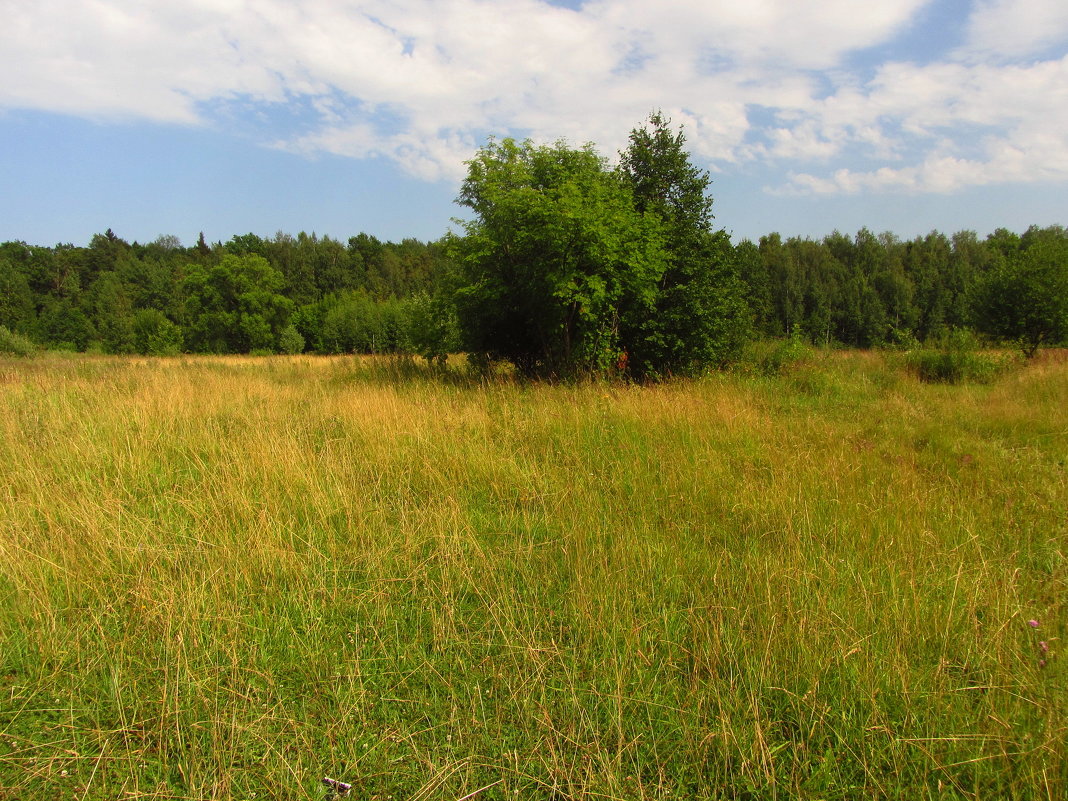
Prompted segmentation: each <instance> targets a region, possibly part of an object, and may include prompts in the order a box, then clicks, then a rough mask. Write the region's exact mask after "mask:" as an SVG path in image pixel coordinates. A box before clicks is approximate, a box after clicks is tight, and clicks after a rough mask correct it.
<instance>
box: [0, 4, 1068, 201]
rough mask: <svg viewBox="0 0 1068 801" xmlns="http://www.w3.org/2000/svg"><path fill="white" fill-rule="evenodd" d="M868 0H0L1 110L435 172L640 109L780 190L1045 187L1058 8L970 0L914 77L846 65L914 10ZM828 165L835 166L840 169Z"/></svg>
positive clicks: (1060, 32)
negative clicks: (258, 141) (773, 171)
mask: <svg viewBox="0 0 1068 801" xmlns="http://www.w3.org/2000/svg"><path fill="white" fill-rule="evenodd" d="M943 1H944V0H881V2H879V3H875V4H869V5H868V6H866V7H865V9H864V13H857V7H856V3H855V0H749V2H746V3H738V2H736V1H735V0H659V2H657V3H649V2H648V0H589V2H586V3H585V4H583V5H582V6H581V7H579V8H578V9H572V8H565V7H561V6H557V5H552V4H550V3H548V2H543V1H542V0H299V2H294V0H172V2H169V3H144V2H143V0H32V2H31V1H29V0H8V6H9V8H10V11H11V13H10V14H9V15H8V19H7V22H6V24H5V26H4V27H3V28H2V29H0V67H2V68H3V69H4V73H5V75H7V76H8V80H6V81H5V82H3V84H2V85H0V107H8V108H33V109H41V110H48V111H55V112H61V113H67V114H75V115H79V116H86V117H93V118H97V119H103V120H108V119H147V120H152V121H156V122H159V123H163V124H184V125H219V126H221V125H235V124H240V119H241V115H240V113H237V112H236V111H235V112H234V113H230V114H226V113H225V111H226V109H227V108H228V107H231V108H232V109H238V110H240V109H244V108H248V107H252V108H257V107H259V108H261V109H265V110H272V109H283V110H285V109H301V110H302V112H301V113H297V112H296V111H293V112H292V117H293V125H291V126H289V127H290V128H293V127H295V128H296V131H295V132H294V131H292V130H289V131H287V132H286V133H285V134H275V135H273V136H272V135H267V136H265V137H264V138H263V139H264V144H265V145H267V146H273V147H282V148H286V149H289V150H293V151H297V152H301V153H307V154H315V153H321V152H328V153H333V154H338V155H342V156H347V157H353V158H384V159H390V160H393V161H395V162H397V163H398V164H400V165H401V166H402V167H403V168H404V169H405V170H407V171H408V172H410V173H411V174H413V175H416V176H418V177H421V178H424V179H427V180H441V179H447V180H456V179H457V178H458V177H459V176H460V175H461V174H462V171H463V161H464V159H466V158H469V157H470V156H471V154H472V153H473V151H474V149H475V148H476V147H477V145H478V143H479V142H481V141H483V140H484V138H485V136H487V135H489V134H496V135H510V134H511V135H518V136H527V135H529V136H532V137H534V138H536V139H544V140H553V139H556V138H560V137H565V138H568V139H570V140H571V141H574V142H585V141H595V142H597V143H598V145H599V146H600V147H601V148H602V150H603V151H605V152H609V153H611V152H614V151H615V150H616V149H618V148H620V147H622V146H623V145H624V144H625V139H626V132H627V131H628V130H629V129H630V128H631V127H632V126H633V125H635V124H636V123H637V122H638V121H640V120H641V119H642V118H643V117H644V116H645V115H646V114H647V113H648V112H649V111H650V110H652V109H654V108H662V109H663V110H664V111H665V112H666V113H668V114H669V115H670V116H672V117H673V118H674V120H675V122H677V123H683V124H685V126H686V133H687V137H688V140H689V144H690V146H691V148H692V149H693V151H694V152H695V153H696V154H697V156H698V157H699V158H700V159H701V160H702V162H703V163H704V164H705V165H706V166H708V167H709V168H711V169H721V168H727V167H728V166H729V165H737V164H745V163H750V162H761V163H770V164H773V165H779V166H780V168H782V169H784V171H786V172H789V174H790V176H791V177H789V178H788V179H787V180H786V184H785V187H786V189H787V190H788V191H793V192H809V193H821V194H825V193H830V192H834V193H850V192H877V191H911V192H926V191H955V190H956V189H958V188H961V187H964V186H968V185H974V184H977V183H987V182H990V181H994V180H999V181H1010V180H1051V179H1052V180H1063V179H1064V178H1066V177H1068V168H1066V167H1065V161H1066V154H1068V141H1066V134H1065V133H1063V132H1064V131H1068V125H1066V124H1065V123H1068V119H1066V118H1065V115H1066V113H1068V112H1066V111H1065V109H1068V96H1066V92H1068V90H1066V89H1065V87H1066V86H1068V80H1066V78H1068V75H1066V71H1068V61H1066V60H1065V59H1064V58H1063V57H1062V56H1063V54H1059V55H1058V54H1056V53H1055V54H1053V55H1050V52H1049V49H1050V48H1051V47H1055V46H1056V45H1057V43H1058V42H1060V43H1063V42H1064V41H1065V38H1066V35H1068V10H1066V9H1068V7H1066V6H1064V4H1063V2H1062V1H1061V0H985V1H984V2H979V3H978V4H977V5H976V7H975V9H974V12H973V13H972V15H971V17H970V18H969V20H968V22H967V25H966V41H965V42H964V43H963V44H962V45H961V46H960V47H958V48H957V49H956V50H955V51H954V52H951V53H950V52H947V53H945V54H943V57H942V58H938V59H934V60H931V61H930V62H929V63H925V64H917V63H913V62H910V61H905V60H901V61H897V62H890V63H883V64H873V63H870V61H865V58H866V57H869V54H870V52H872V51H871V50H870V49H871V48H878V47H880V46H883V47H888V46H889V43H892V42H893V41H894V39H895V37H900V36H902V35H907V33H908V31H909V30H910V26H912V25H915V24H916V21H917V19H918V15H919V14H920V13H921V11H922V10H923V9H924V8H925V6H927V5H929V4H930V3H937V2H943ZM847 158H848V159H849V160H850V161H849V162H848V164H849V166H844V164H845V163H846V162H844V161H843V160H844V159H847Z"/></svg>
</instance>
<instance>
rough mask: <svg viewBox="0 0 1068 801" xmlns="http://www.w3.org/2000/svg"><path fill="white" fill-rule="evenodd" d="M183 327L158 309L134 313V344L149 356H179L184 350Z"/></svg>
mask: <svg viewBox="0 0 1068 801" xmlns="http://www.w3.org/2000/svg"><path fill="white" fill-rule="evenodd" d="M182 344H183V336H182V329H181V328H180V327H179V326H178V325H176V324H175V323H173V322H171V320H170V319H169V318H168V317H167V315H165V314H164V313H163V312H161V311H159V310H157V309H141V310H139V311H138V312H136V313H135V314H134V320H133V346H134V350H136V351H137V352H138V353H142V354H145V355H147V356H177V355H178V354H179V353H181V352H182Z"/></svg>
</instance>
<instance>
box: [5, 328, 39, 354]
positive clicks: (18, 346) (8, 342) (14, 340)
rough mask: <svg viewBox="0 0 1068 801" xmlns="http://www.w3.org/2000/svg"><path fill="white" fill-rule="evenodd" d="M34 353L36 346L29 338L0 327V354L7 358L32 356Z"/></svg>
mask: <svg viewBox="0 0 1068 801" xmlns="http://www.w3.org/2000/svg"><path fill="white" fill-rule="evenodd" d="M36 351H37V346H36V345H35V344H34V343H33V341H32V340H31V339H30V338H29V337H27V336H24V335H22V334H20V333H18V332H16V331H11V330H10V329H8V328H7V326H3V325H0V353H5V354H7V355H9V356H32V355H33V354H34V353H35V352H36Z"/></svg>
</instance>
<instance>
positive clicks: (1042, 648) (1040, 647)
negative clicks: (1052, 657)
mask: <svg viewBox="0 0 1068 801" xmlns="http://www.w3.org/2000/svg"><path fill="white" fill-rule="evenodd" d="M1038 650H1040V651H1041V652H1042V653H1044V654H1048V653H1049V643H1047V642H1046V641H1045V640H1043V641H1042V642H1040V643H1039V644H1038Z"/></svg>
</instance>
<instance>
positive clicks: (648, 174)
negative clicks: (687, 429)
mask: <svg viewBox="0 0 1068 801" xmlns="http://www.w3.org/2000/svg"><path fill="white" fill-rule="evenodd" d="M685 142H686V138H685V136H684V135H683V133H682V131H681V130H679V131H677V132H676V131H674V130H672V128H671V121H670V120H669V119H667V118H666V117H664V116H663V115H662V114H660V113H659V112H657V113H654V114H652V115H650V117H649V119H648V121H647V123H646V124H645V125H642V126H640V127H637V128H634V129H633V130H632V131H631V132H630V144H629V146H628V147H627V149H626V150H624V151H623V152H622V153H621V154H620V165H619V170H620V173H621V175H622V176H623V178H624V180H625V181H626V183H627V184H628V185H629V186H630V187H631V191H632V192H633V195H634V205H635V209H636V210H637V211H638V212H640V213H642V214H652V215H655V216H656V217H658V218H659V219H660V220H661V221H662V222H663V225H664V230H665V233H666V239H665V242H664V249H665V250H666V252H667V255H668V260H667V266H666V268H665V270H664V271H663V273H662V275H661V277H660V280H659V281H658V284H657V287H656V292H655V294H654V299H653V309H652V312H651V313H649V312H647V311H646V310H645V309H643V308H638V309H636V310H634V313H631V314H625V315H624V325H625V326H626V327H625V330H624V332H623V344H624V346H625V347H626V348H627V350H628V351H629V355H630V367H631V370H632V372H634V373H635V374H637V375H639V376H645V375H665V374H672V373H674V374H692V373H696V372H700V371H702V370H704V369H707V368H708V367H710V366H713V365H721V364H725V363H727V362H729V361H731V360H733V359H734V358H735V357H736V356H737V355H738V353H739V351H740V349H741V346H742V344H743V343H744V341H745V339H746V337H747V336H748V333H749V323H750V315H749V307H748V304H747V303H746V297H745V288H744V286H743V284H742V282H741V279H740V277H739V274H738V264H737V262H736V261H735V258H734V251H733V249H732V248H731V246H730V241H729V238H728V236H727V235H726V233H724V232H722V231H718V232H715V231H713V230H712V219H713V215H712V197H711V195H710V194H709V192H708V188H709V185H710V184H711V178H710V176H709V174H708V172H707V171H704V170H701V169H698V168H697V167H695V166H694V165H693V164H692V163H691V161H690V156H689V154H688V153H687V152H686V150H685V147H684V145H685Z"/></svg>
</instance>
